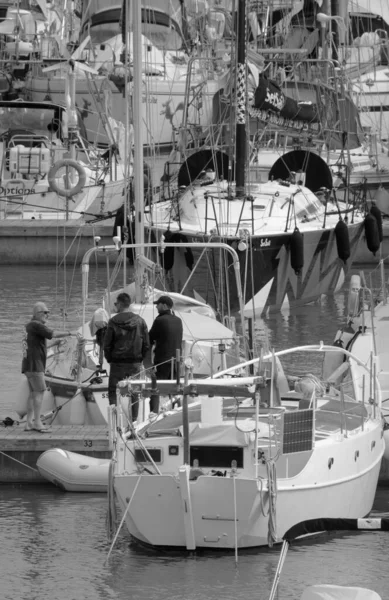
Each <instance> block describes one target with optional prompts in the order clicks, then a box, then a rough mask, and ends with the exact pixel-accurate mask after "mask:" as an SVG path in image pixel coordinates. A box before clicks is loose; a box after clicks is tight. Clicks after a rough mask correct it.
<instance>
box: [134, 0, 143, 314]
mask: <svg viewBox="0 0 389 600" xmlns="http://www.w3.org/2000/svg"><path fill="white" fill-rule="evenodd" d="M131 6H132V44H133V62H134V80H133V86H132V100H133V125H134V199H135V240H136V243H137V244H142V246H140V247H139V248H138V251H137V255H136V261H135V267H136V273H135V278H136V279H135V288H136V292H135V295H136V301H137V302H141V301H142V289H143V288H142V284H143V276H144V265H143V263H142V260H141V259H142V256H143V254H144V248H143V244H144V226H143V210H144V206H143V204H144V183H143V135H142V129H143V128H142V113H141V111H142V7H141V2H140V1H137V0H133V2H131Z"/></svg>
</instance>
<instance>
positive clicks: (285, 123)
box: [249, 107, 320, 132]
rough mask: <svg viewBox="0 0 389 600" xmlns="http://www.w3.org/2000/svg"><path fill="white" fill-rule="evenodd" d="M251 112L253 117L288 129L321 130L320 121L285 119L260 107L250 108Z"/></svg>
mask: <svg viewBox="0 0 389 600" xmlns="http://www.w3.org/2000/svg"><path fill="white" fill-rule="evenodd" d="M249 114H250V116H251V117H256V118H257V119H259V120H260V121H263V122H264V123H271V124H272V125H279V126H280V127H285V128H288V129H294V130H296V131H312V132H319V131H320V126H319V123H305V122H303V121H294V120H293V119H285V118H284V117H280V116H279V115H276V114H274V113H272V112H267V111H266V110H260V109H258V108H253V107H250V108H249Z"/></svg>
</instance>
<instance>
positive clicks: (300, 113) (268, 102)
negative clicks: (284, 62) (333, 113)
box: [253, 77, 320, 123]
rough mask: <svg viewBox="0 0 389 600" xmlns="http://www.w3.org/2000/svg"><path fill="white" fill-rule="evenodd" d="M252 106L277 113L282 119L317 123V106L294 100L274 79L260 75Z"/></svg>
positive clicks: (318, 118) (318, 120)
mask: <svg viewBox="0 0 389 600" xmlns="http://www.w3.org/2000/svg"><path fill="white" fill-rule="evenodd" d="M253 106H254V108H257V109H259V110H267V111H271V112H275V113H279V115H280V117H283V118H284V119H293V120H295V121H304V122H308V123H319V122H320V116H319V111H318V107H317V105H316V104H313V103H311V102H296V100H294V99H293V98H288V97H287V96H285V94H284V93H283V92H282V91H281V89H280V87H279V86H278V85H277V83H276V82H275V81H272V80H270V79H266V78H265V77H261V78H260V79H259V81H258V86H257V89H256V90H255V94H254V104H253Z"/></svg>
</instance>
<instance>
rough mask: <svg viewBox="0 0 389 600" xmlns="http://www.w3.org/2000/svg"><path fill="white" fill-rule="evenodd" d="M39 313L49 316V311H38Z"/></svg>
mask: <svg viewBox="0 0 389 600" xmlns="http://www.w3.org/2000/svg"><path fill="white" fill-rule="evenodd" d="M39 312H40V313H42V314H43V315H49V314H50V311H49V310H40V311H39Z"/></svg>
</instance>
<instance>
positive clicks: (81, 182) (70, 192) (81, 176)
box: [47, 158, 86, 198]
mask: <svg viewBox="0 0 389 600" xmlns="http://www.w3.org/2000/svg"><path fill="white" fill-rule="evenodd" d="M63 167H70V168H72V169H75V170H76V171H77V173H78V182H77V183H76V185H75V186H73V187H71V188H61V187H59V186H58V185H57V182H56V180H55V176H56V175H57V173H58V171H59V170H60V169H62V168H63ZM47 179H48V182H49V186H50V188H51V189H52V190H53V192H56V193H57V194H58V196H64V197H65V198H72V197H73V196H75V195H76V194H78V193H79V192H81V190H82V189H83V187H84V186H85V183H86V173H85V169H84V167H83V166H82V165H80V164H79V163H78V162H76V161H75V160H72V159H71V158H64V159H63V160H58V161H57V162H56V163H54V164H53V166H52V167H51V169H50V171H49V174H48V176H47Z"/></svg>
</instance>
